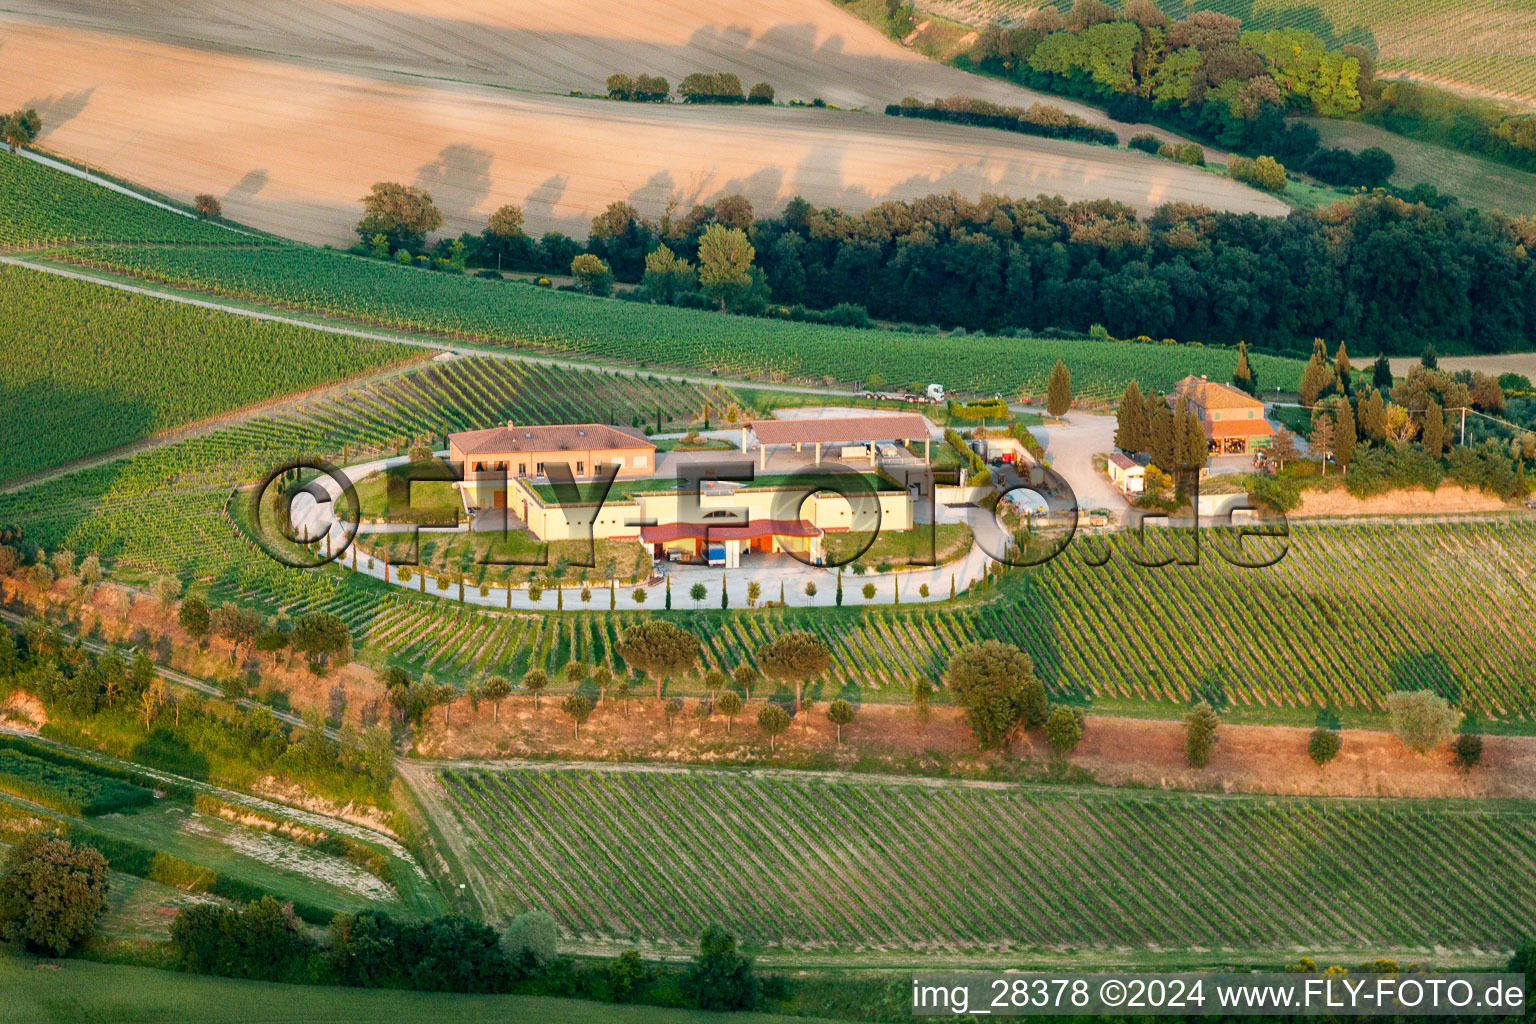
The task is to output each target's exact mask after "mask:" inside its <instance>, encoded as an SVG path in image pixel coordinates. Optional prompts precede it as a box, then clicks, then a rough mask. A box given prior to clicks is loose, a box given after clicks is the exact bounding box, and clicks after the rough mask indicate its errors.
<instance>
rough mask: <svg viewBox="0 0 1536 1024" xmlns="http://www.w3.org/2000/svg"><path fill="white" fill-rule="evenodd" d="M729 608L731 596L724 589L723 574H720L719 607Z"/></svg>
mask: <svg viewBox="0 0 1536 1024" xmlns="http://www.w3.org/2000/svg"><path fill="white" fill-rule="evenodd" d="M730 606H731V595H730V594H728V593H727V592H726V589H725V573H721V574H720V607H721V608H729V607H730Z"/></svg>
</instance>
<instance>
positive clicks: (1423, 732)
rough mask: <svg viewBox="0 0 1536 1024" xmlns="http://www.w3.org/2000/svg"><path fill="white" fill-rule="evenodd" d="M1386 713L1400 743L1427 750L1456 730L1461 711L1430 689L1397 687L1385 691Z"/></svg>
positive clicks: (1419, 750) (1437, 744) (1419, 751)
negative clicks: (1398, 688)
mask: <svg viewBox="0 0 1536 1024" xmlns="http://www.w3.org/2000/svg"><path fill="white" fill-rule="evenodd" d="M1387 713H1388V715H1390V716H1391V719H1392V731H1393V732H1394V733H1396V734H1397V738H1398V739H1400V740H1402V741H1403V746H1405V747H1407V748H1408V749H1409V750H1411V751H1413V752H1414V753H1416V754H1427V753H1429V752H1430V751H1431V750H1434V749H1435V748H1436V747H1438V746H1440V745H1441V744H1442V743H1445V742H1446V741H1447V740H1449V739H1450V738H1451V735H1452V734H1453V733H1454V732H1455V731H1456V725H1457V723H1459V722H1460V721H1461V712H1459V711H1457V710H1456V709H1455V708H1453V707H1451V705H1450V704H1449V702H1447V701H1446V699H1445V698H1444V697H1442V696H1440V695H1439V694H1437V693H1435V692H1433V691H1432V690H1407V691H1404V690H1398V691H1396V692H1394V693H1389V694H1387Z"/></svg>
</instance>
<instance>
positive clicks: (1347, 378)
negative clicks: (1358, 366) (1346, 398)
mask: <svg viewBox="0 0 1536 1024" xmlns="http://www.w3.org/2000/svg"><path fill="white" fill-rule="evenodd" d="M1354 373H1355V368H1354V367H1353V366H1351V365H1350V363H1349V353H1348V352H1346V351H1345V350H1344V340H1343V339H1342V338H1341V339H1339V351H1338V352H1336V353H1335V354H1334V357H1333V375H1334V378H1335V379H1336V380H1337V381H1338V387H1339V394H1341V395H1348V394H1353V393H1354V390H1355V389H1354Z"/></svg>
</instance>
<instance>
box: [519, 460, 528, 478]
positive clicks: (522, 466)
mask: <svg viewBox="0 0 1536 1024" xmlns="http://www.w3.org/2000/svg"><path fill="white" fill-rule="evenodd" d="M517 475H518V476H527V475H528V463H526V462H519V463H518V464H517Z"/></svg>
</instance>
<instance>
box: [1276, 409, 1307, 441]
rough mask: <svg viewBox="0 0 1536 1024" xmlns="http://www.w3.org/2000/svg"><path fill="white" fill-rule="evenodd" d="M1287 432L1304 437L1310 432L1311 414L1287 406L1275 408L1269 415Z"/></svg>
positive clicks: (1304, 410)
mask: <svg viewBox="0 0 1536 1024" xmlns="http://www.w3.org/2000/svg"><path fill="white" fill-rule="evenodd" d="M1270 415H1271V416H1273V417H1274V418H1275V419H1277V420H1279V421H1280V423H1281V424H1282V425H1283V426H1284V427H1285V428H1286V429H1287V430H1289V431H1291V432H1292V433H1294V434H1299V435H1301V436H1302V437H1306V436H1307V435H1308V434H1310V433H1311V432H1312V413H1311V412H1310V411H1308V410H1306V409H1297V408H1294V407H1292V406H1288V405H1281V406H1275V407H1274V409H1273V411H1272V412H1271V413H1270Z"/></svg>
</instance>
